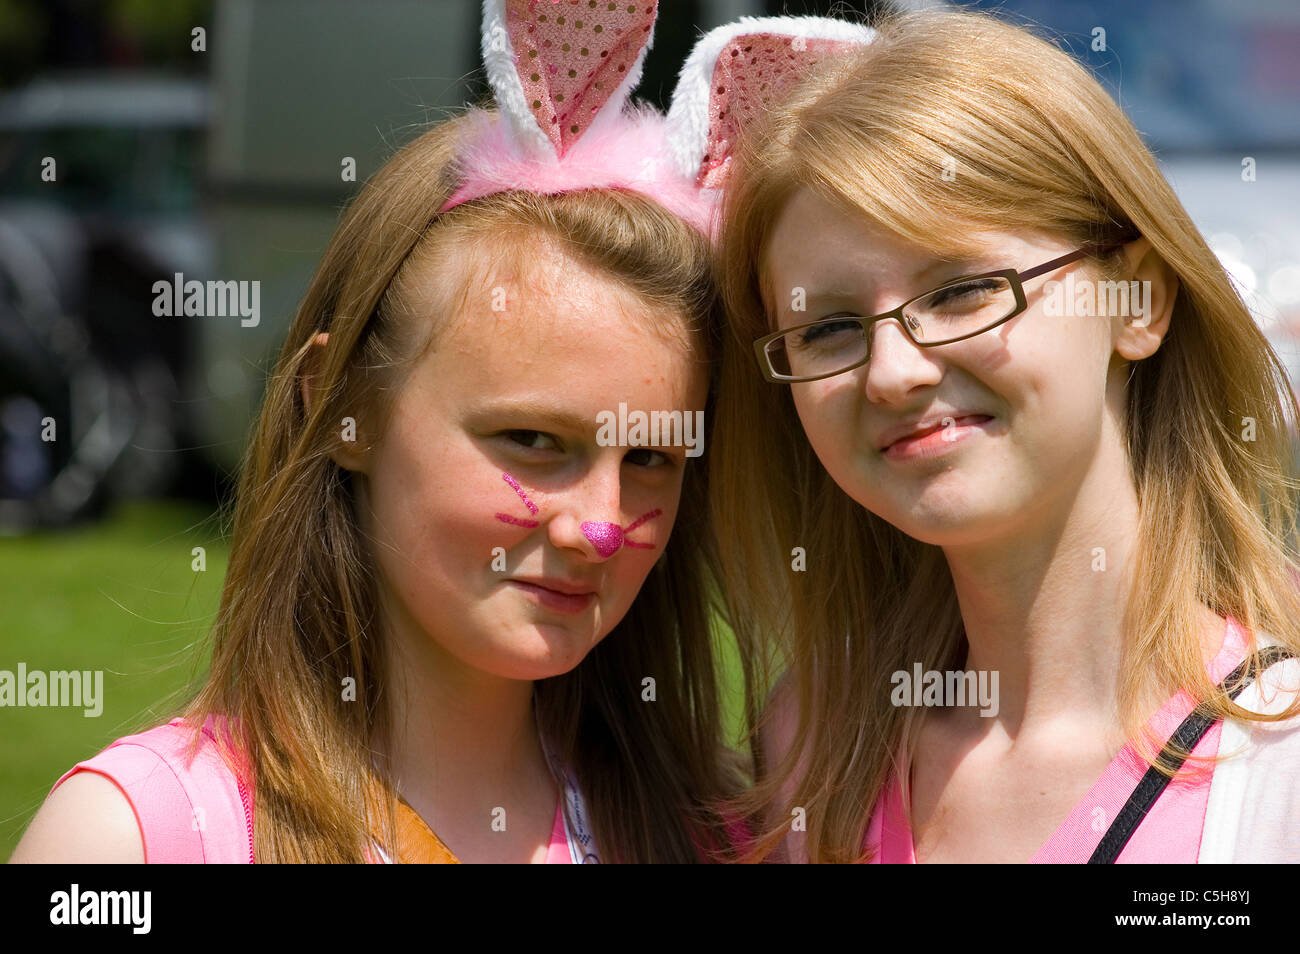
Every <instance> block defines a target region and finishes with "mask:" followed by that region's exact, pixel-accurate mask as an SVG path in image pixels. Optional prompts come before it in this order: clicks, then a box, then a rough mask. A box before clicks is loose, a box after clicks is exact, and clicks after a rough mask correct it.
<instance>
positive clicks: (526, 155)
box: [442, 0, 875, 235]
mask: <svg viewBox="0 0 1300 954" xmlns="http://www.w3.org/2000/svg"><path fill="white" fill-rule="evenodd" d="M658 6H659V5H658V0H619V2H610V0H484V3H483V37H482V50H483V63H484V66H485V68H486V72H487V77H488V82H489V84H490V85H491V86H492V90H493V92H494V94H495V97H496V102H497V106H498V109H499V113H498V114H497V115H495V116H494V115H493V114H491V113H488V112H486V111H484V110H471V111H470V119H469V122H470V123H471V131H470V133H469V136H468V145H467V146H466V148H465V149H464V150H463V151H462V153H461V155H460V157H459V162H460V167H461V184H460V186H459V188H458V189H457V190H456V192H455V193H454V194H453V195H452V197H451V198H450V199H449V200H448V201H447V203H446V205H444V206H443V208H442V211H444V212H446V211H447V210H449V209H452V208H455V207H456V206H458V205H460V204H461V203H463V202H468V201H470V200H472V199H478V198H482V197H483V196H486V195H492V194H493V193H497V192H505V191H510V190H515V189H524V190H528V191H530V192H537V193H540V194H543V195H554V194H558V193H562V192H571V191H576V190H579V189H630V190H632V191H634V192H639V193H641V194H643V195H646V196H648V197H650V198H652V199H654V200H655V201H657V202H658V203H659V204H660V205H662V206H663V207H664V208H666V209H668V211H670V212H672V213H673V214H675V215H677V216H678V217H679V218H682V219H684V220H685V221H687V222H689V223H690V224H692V225H693V226H695V228H697V229H698V230H699V231H701V232H703V233H704V234H705V235H711V234H712V232H713V228H714V222H713V217H714V210H715V208H716V206H717V201H718V198H719V196H720V194H721V189H722V186H723V184H724V183H725V180H726V176H727V173H728V172H729V160H730V158H731V155H732V153H733V151H734V148H735V145H736V144H737V142H738V141H739V137H740V136H741V134H742V133H743V131H744V129H745V127H746V126H747V125H748V124H749V123H750V122H752V121H753V119H755V118H756V117H757V115H758V114H759V113H760V112H761V111H762V110H763V109H765V108H767V107H768V106H770V105H774V103H775V98H774V97H779V95H780V94H781V92H782V90H783V89H784V88H787V87H788V86H789V85H791V84H792V82H793V81H794V80H796V79H797V78H798V77H799V76H800V75H802V74H803V73H804V72H805V71H806V70H807V69H808V68H809V67H810V66H811V65H812V64H813V63H814V62H816V61H817V60H818V59H820V58H822V57H824V56H828V55H832V54H834V53H837V52H840V51H843V50H845V49H846V48H848V47H850V46H852V45H856V44H863V43H869V42H871V40H872V39H873V38H874V37H875V31H873V30H871V29H870V28H868V27H864V26H858V25H856V24H851V23H847V22H844V21H842V20H833V19H829V18H825V17H741V18H740V20H738V21H737V22H735V23H731V24H728V25H726V26H722V27H718V28H717V29H715V30H712V31H710V32H709V33H707V34H705V35H704V36H703V37H701V38H700V40H699V41H698V42H697V43H696V45H695V49H694V50H693V51H692V52H691V54H690V56H689V57H688V58H687V61H686V65H685V66H684V67H683V68H682V71H681V74H680V76H679V78H678V82H677V86H676V88H675V89H674V91H673V97H672V104H671V106H670V108H669V111H668V115H667V117H665V116H663V115H662V114H661V113H660V112H659V111H658V110H656V109H654V107H652V106H648V105H641V106H638V105H634V104H629V98H630V96H631V93H632V90H633V89H634V88H635V87H636V85H637V83H638V82H640V79H641V71H642V67H643V65H644V62H645V54H646V51H647V50H649V49H650V47H651V44H652V42H653V40H654V23H655V18H656V16H657V15H658Z"/></svg>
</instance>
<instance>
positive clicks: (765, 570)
mask: <svg viewBox="0 0 1300 954" xmlns="http://www.w3.org/2000/svg"><path fill="white" fill-rule="evenodd" d="M877 26H878V29H879V31H880V35H879V37H878V38H877V39H876V40H875V42H873V43H872V44H871V45H870V46H869V47H867V48H865V49H863V50H862V51H860V52H857V53H855V54H853V55H847V56H844V57H840V58H837V59H836V60H834V61H832V62H827V63H825V64H823V66H822V67H820V68H819V69H818V70H817V72H815V73H814V74H813V75H811V76H809V77H808V78H807V81H806V83H804V84H803V85H801V86H800V87H799V89H798V90H797V91H796V92H795V93H794V94H793V95H792V96H791V98H789V99H788V100H787V101H786V102H785V103H783V104H782V105H781V107H780V108H778V109H776V110H774V111H773V113H772V114H771V115H770V116H769V117H768V118H767V120H766V121H765V123H764V124H763V126H762V128H761V130H759V131H758V132H757V133H756V134H755V135H754V136H753V137H752V138H751V139H749V140H748V142H747V143H746V144H745V145H744V146H743V148H742V149H741V152H740V154H739V155H738V156H737V157H736V159H735V160H733V161H734V162H735V168H734V170H733V174H732V178H731V180H730V181H731V185H730V186H729V190H728V196H727V199H726V204H725V209H724V224H723V230H722V249H721V253H720V255H719V259H718V268H719V272H718V273H719V281H720V283H721V287H722V295H723V300H724V304H725V306H726V310H727V313H728V321H729V334H727V335H726V337H725V343H724V349H723V360H722V369H721V386H720V391H719V404H718V410H717V421H716V428H717V430H716V437H715V443H714V445H713V446H714V451H713V454H714V458H713V461H712V478H711V479H712V485H713V491H712V515H713V519H714V521H715V523H716V526H717V527H718V537H719V541H718V545H719V548H720V550H719V552H720V557H721V560H722V563H721V566H722V571H723V582H724V588H725V591H726V595H727V598H728V612H729V615H730V619H731V622H732V625H733V627H734V629H735V631H736V633H737V636H738V638H739V639H740V642H741V648H742V653H743V658H744V669H745V677H746V684H747V700H746V712H747V719H748V725H749V728H750V731H751V733H754V732H757V730H758V728H759V726H760V725H761V723H762V714H761V710H762V707H763V702H764V697H765V695H766V693H767V692H768V690H769V689H770V687H771V686H772V684H773V681H774V677H775V676H776V675H777V673H778V672H779V671H780V670H781V669H783V668H788V670H789V683H788V685H789V687H790V691H791V692H792V694H793V697H794V698H797V701H798V712H799V719H798V725H797V728H796V731H795V733H794V742H793V744H792V745H791V746H790V750H789V752H788V754H787V757H786V758H785V759H784V761H783V763H782V764H780V765H775V766H772V765H759V766H758V772H759V779H758V783H757V785H756V786H755V787H754V789H753V790H752V791H751V792H750V793H748V794H747V795H746V797H745V798H744V799H742V801H741V802H740V805H741V808H742V810H743V811H744V812H745V813H746V814H749V815H751V816H755V815H757V816H761V817H764V818H766V819H768V827H767V828H766V829H765V830H763V831H762V832H760V837H759V838H758V839H757V841H756V844H755V850H754V853H753V856H752V857H761V856H763V855H765V854H767V853H768V852H770V851H771V850H772V849H773V848H774V847H775V846H776V844H777V843H778V842H779V840H780V839H781V838H782V837H783V836H784V835H785V834H787V833H788V832H789V830H790V825H789V819H790V817H791V814H790V813H791V810H792V808H794V807H795V806H799V807H802V808H803V809H804V811H805V816H806V819H807V836H806V840H807V846H808V851H809V855H810V858H811V860H813V861H847V860H854V859H860V858H862V857H865V855H864V853H863V848H862V846H863V837H864V833H865V827H866V823H867V821H868V818H869V815H870V812H871V808H872V806H873V805H874V804H875V802H876V799H877V797H878V795H879V794H880V792H881V790H882V788H883V785H884V783H885V781H886V779H887V777H888V775H889V772H890V770H891V768H893V767H894V765H895V760H897V761H898V764H899V765H903V764H906V760H907V757H908V754H909V752H910V748H911V746H912V745H913V743H914V739H915V738H916V732H917V729H918V728H919V724H920V723H919V720H920V719H921V718H922V715H923V713H922V712H921V711H920V710H918V709H915V708H895V707H894V706H893V705H892V704H891V702H890V682H889V679H890V674H891V673H893V672H895V671H896V670H908V669H910V668H911V666H912V665H913V663H914V662H918V661H919V662H920V663H921V664H922V665H923V667H925V668H926V669H936V670H945V669H946V670H952V669H960V668H962V660H963V655H964V648H965V647H964V643H965V638H964V631H963V628H962V620H961V615H960V612H959V609H958V606H957V600H956V595H955V591H954V587H953V582H952V577H951V575H950V573H949V570H948V566H947V563H946V561H945V559H944V555H943V552H942V551H941V550H940V549H939V548H938V547H936V546H932V545H928V544H925V543H921V542H919V541H917V540H915V539H912V538H910V537H908V536H906V535H905V534H904V533H902V532H901V531H900V530H898V529H897V528H895V527H894V526H892V525H890V524H889V523H887V522H885V521H884V520H882V519H880V518H879V517H877V516H875V515H874V514H872V513H870V512H868V511H867V510H865V509H864V508H863V507H861V506H860V505H858V504H857V503H856V502H854V501H853V500H852V499H850V498H849V497H848V496H847V495H846V494H845V493H844V492H843V491H842V490H840V488H839V487H837V486H836V484H835V483H834V481H832V480H831V478H830V477H829V476H828V474H827V473H826V471H825V470H824V469H823V468H822V466H821V464H820V463H819V462H818V460H817V457H816V455H815V454H814V453H813V450H812V448H811V446H810V445H809V442H808V440H807V439H806V437H805V436H804V433H803V431H802V428H801V427H800V423H799V419H798V417H797V416H796V414H795V411H794V405H793V402H792V399H791V394H790V388H789V387H788V386H779V385H774V384H770V383H768V382H766V381H765V380H763V378H762V377H761V375H760V374H759V372H758V369H757V367H756V366H755V364H754V357H753V351H752V342H753V341H754V340H755V339H756V338H758V337H761V336H762V335H763V334H765V333H767V332H769V331H770V330H772V325H771V324H770V321H769V317H768V315H767V314H766V313H765V311H764V304H763V292H764V284H763V282H764V280H765V279H764V275H763V268H762V263H763V256H764V253H765V243H766V240H767V238H768V236H769V235H770V234H771V231H772V228H773V225H774V223H775V221H776V218H777V216H778V215H779V214H780V212H781V210H782V208H783V207H784V205H785V203H786V202H787V200H788V199H789V198H790V197H791V196H792V195H793V193H794V192H795V191H797V190H798V189H800V188H807V189H810V190H814V191H815V192H816V193H817V194H819V195H821V196H822V197H824V198H826V199H828V200H829V201H832V202H836V203H839V204H840V205H841V206H843V207H845V208H848V209H850V210H852V211H853V212H855V213H860V214H861V215H863V216H865V217H867V219H869V220H871V221H872V222H874V223H875V224H876V225H878V226H880V227H883V228H885V229H887V230H889V231H890V232H892V233H894V234H895V235H897V236H899V237H901V239H902V240H905V241H908V242H911V243H914V244H916V245H918V246H920V247H923V248H926V249H929V250H931V251H933V252H934V253H935V254H938V255H943V256H953V257H957V256H960V255H962V254H963V253H965V252H968V251H969V250H970V244H971V243H970V242H969V240H968V239H966V238H965V237H966V236H968V235H971V234H973V232H975V231H977V230H980V229H984V230H988V229H997V230H1004V231H1016V230H1024V231H1041V232H1046V233H1049V234H1053V235H1056V236H1060V237H1061V238H1062V239H1063V240H1069V241H1073V242H1077V243H1078V244H1080V245H1082V244H1084V243H1088V242H1108V241H1116V240H1119V239H1121V238H1123V237H1124V236H1126V235H1127V234H1131V233H1132V232H1137V233H1140V234H1141V235H1143V236H1145V237H1146V238H1147V239H1149V240H1150V243H1151V246H1152V248H1153V249H1154V250H1155V251H1156V252H1157V253H1158V254H1159V255H1160V256H1161V257H1162V258H1163V259H1164V260H1165V261H1166V262H1167V263H1168V264H1169V265H1170V267H1171V268H1172V269H1173V271H1174V272H1175V273H1176V275H1177V277H1178V279H1179V282H1180V291H1179V293H1178V298H1177V302H1176V305H1175V308H1174V312H1173V317H1172V322H1171V330H1170V332H1169V334H1168V335H1167V336H1166V338H1165V340H1164V342H1163V344H1162V345H1161V347H1160V348H1159V350H1158V351H1157V352H1156V353H1155V354H1154V355H1152V356H1151V357H1149V358H1147V359H1145V360H1143V361H1140V362H1137V363H1136V364H1135V365H1134V366H1133V367H1132V368H1131V372H1132V374H1131V378H1130V380H1129V384H1128V392H1127V408H1126V413H1125V427H1126V437H1127V444H1128V458H1129V462H1130V471H1131V477H1132V480H1133V482H1134V485H1135V487H1136V490H1137V493H1138V498H1139V501H1140V504H1141V509H1140V525H1139V529H1138V534H1139V537H1138V550H1137V560H1136V563H1135V569H1134V575H1133V587H1132V593H1131V598H1130V599H1129V602H1128V605H1127V607H1126V619H1125V633H1126V639H1125V658H1124V661H1123V677H1122V683H1121V688H1120V699H1119V704H1120V707H1121V711H1122V712H1123V716H1124V723H1125V727H1126V729H1127V730H1128V732H1129V734H1130V735H1131V736H1132V735H1135V734H1138V733H1139V732H1140V728H1141V722H1142V718H1141V715H1140V710H1139V701H1140V700H1141V699H1143V698H1147V697H1148V696H1149V695H1151V694H1154V693H1155V692H1157V691H1159V692H1167V691H1170V690H1172V689H1174V688H1177V687H1180V686H1181V687H1186V688H1188V689H1189V691H1191V692H1192V693H1193V694H1194V695H1195V696H1196V697H1197V698H1198V699H1202V700H1209V701H1210V705H1211V706H1212V708H1213V711H1214V712H1215V713H1216V714H1217V715H1220V716H1225V717H1226V716H1236V717H1242V718H1260V717H1258V716H1254V715H1253V714H1251V713H1248V712H1246V711H1245V710H1243V709H1241V708H1240V707H1238V706H1236V705H1235V704H1234V703H1232V702H1230V701H1229V700H1227V699H1226V697H1224V696H1223V695H1221V694H1219V693H1217V692H1216V691H1215V688H1214V687H1213V686H1212V685H1211V684H1210V682H1209V680H1208V677H1207V674H1206V672H1205V667H1204V662H1203V657H1202V650H1201V645H1200V642H1199V639H1198V636H1197V634H1198V633H1199V632H1200V630H1199V628H1198V624H1197V618H1196V616H1195V612H1196V605H1197V603H1198V601H1200V602H1203V603H1204V604H1206V605H1207V606H1209V607H1210V608H1211V609H1213V610H1214V611H1215V612H1217V613H1219V614H1220V615H1227V614H1231V615H1232V616H1233V617H1235V618H1236V619H1237V620H1239V621H1240V622H1241V624H1242V625H1243V626H1244V627H1245V628H1246V629H1247V630H1248V631H1249V632H1251V633H1252V634H1262V633H1266V634H1269V635H1270V636H1271V637H1272V638H1274V639H1275V640H1277V641H1278V642H1280V643H1281V644H1283V645H1284V646H1286V647H1289V648H1290V649H1292V650H1293V651H1296V650H1300V593H1298V592H1297V576H1296V574H1297V569H1298V568H1297V554H1296V549H1295V530H1296V503H1295V501H1296V498H1295V496H1294V494H1295V489H1296V486H1297V484H1296V475H1295V473H1294V469H1293V468H1294V459H1293V457H1292V440H1293V435H1294V433H1295V428H1296V422H1297V419H1300V407H1298V406H1297V403H1296V398H1295V395H1294V393H1293V391H1292V390H1291V387H1290V385H1289V383H1288V380H1287V376H1286V372H1285V369H1284V367H1283V366H1282V364H1281V362H1280V361H1279V360H1278V358H1277V356H1276V355H1275V354H1274V353H1273V352H1272V351H1271V350H1270V348H1269V346H1268V344H1267V342H1266V340H1265V338H1264V336H1263V334H1262V333H1261V332H1260V330H1259V328H1258V327H1257V326H1256V324H1255V322H1254V321H1253V320H1252V318H1251V315H1250V314H1249V312H1248V310H1247V309H1246V307H1245V306H1244V304H1243V303H1242V301H1241V299H1240V297H1239V296H1238V295H1237V293H1236V292H1235V290H1234V288H1233V286H1232V284H1231V283H1230V281H1229V278H1228V276H1227V274H1226V273H1225V271H1224V269H1223V268H1222V266H1221V265H1220V263H1219V262H1218V260H1217V259H1216V258H1215V256H1214V254H1213V253H1212V252H1211V251H1210V249H1209V248H1208V247H1207V245H1206V243H1205V241H1204V240H1203V239H1202V238H1201V236H1200V235H1199V234H1198V232H1197V230H1196V228H1195V227H1194V225H1193V224H1192V221H1191V219H1190V218H1189V217H1188V215H1187V213H1186V212H1185V211H1184V209H1183V207H1182V206H1181V204H1180V203H1179V201H1178V199H1177V198H1176V196H1175V195H1174V192H1173V190H1172V189H1171V188H1170V187H1169V185H1168V183H1167V182H1166V181H1165V179H1164V177H1163V176H1162V175H1161V173H1160V171H1159V168H1158V167H1157V165H1156V163H1155V160H1154V159H1153V157H1152V155H1151V153H1150V151H1149V150H1148V149H1147V148H1146V146H1145V145H1144V144H1143V142H1142V140H1141V138H1140V136H1139V134H1138V132H1137V131H1136V130H1135V129H1134V127H1133V125H1132V123H1131V122H1130V121H1129V120H1128V118H1127V117H1126V116H1125V115H1124V113H1123V112H1122V111H1121V110H1120V108H1119V107H1118V106H1117V105H1116V104H1115V103H1114V101H1112V100H1111V98H1110V97H1109V96H1108V95H1107V94H1106V92H1105V91H1104V90H1103V89H1102V88H1101V87H1100V85H1099V84H1098V83H1097V82H1096V81H1095V79H1094V78H1093V77H1092V76H1091V75H1090V74H1089V72H1088V71H1087V70H1086V69H1084V68H1083V67H1082V66H1081V65H1080V64H1078V63H1076V62H1075V61H1074V60H1073V59H1072V58H1071V57H1070V56H1068V55H1067V54H1065V53H1064V52H1062V51H1061V50H1060V49H1058V48H1056V47H1055V46H1053V45H1052V44H1051V43H1049V42H1047V41H1045V40H1043V39H1040V38H1038V37H1036V36H1034V35H1033V34H1031V33H1030V32H1028V31H1027V30H1024V29H1022V28H1019V27H1016V26H1012V25H1009V24H1006V23H1003V22H1000V21H999V20H997V19H996V18H994V17H993V16H989V15H985V14H979V13H973V12H966V11H960V12H941V13H920V14H909V15H905V16H902V17H898V18H895V19H892V20H889V21H886V22H884V23H881V24H878V25H877ZM945 169H950V170H953V171H954V172H955V175H944V174H943V173H944V171H945ZM830 254H833V251H831V252H830ZM1093 264H1094V266H1095V267H1096V268H1098V269H1099V270H1101V271H1103V272H1104V271H1107V270H1109V268H1110V267H1111V266H1112V265H1113V261H1108V260H1101V259H1097V260H1095V261H1094V263H1093ZM1243 418H1254V421H1255V439H1254V441H1253V442H1250V441H1246V440H1242V439H1239V437H1240V435H1239V431H1240V430H1241V428H1242V427H1243V425H1244V424H1245V422H1244V421H1243V420H1242V419H1243ZM795 547H802V548H803V549H804V551H805V554H806V557H805V558H806V560H807V566H806V570H804V571H803V572H798V571H797V570H792V562H791V553H792V550H793V548H795ZM1150 581H1159V582H1158V585H1152V583H1151V582H1150ZM1252 640H1253V636H1252ZM1256 650H1257V644H1253V645H1252V647H1251V651H1252V653H1253V652H1255V651H1256ZM1292 714H1294V709H1293V710H1289V711H1288V713H1285V714H1283V715H1279V716H1276V717H1274V718H1284V717H1286V716H1289V715H1292ZM1159 741H1160V742H1163V740H1159ZM1156 747H1157V748H1158V747H1159V742H1157V743H1156ZM1148 754H1149V753H1148ZM797 760H802V762H803V764H802V765H797V764H796V762H797ZM1159 765H1160V767H1161V768H1162V770H1164V771H1166V772H1168V768H1167V767H1166V766H1165V765H1164V763H1163V761H1162V760H1161V761H1159ZM787 786H790V787H791V790H792V791H794V798H793V801H792V802H791V801H789V798H788V795H783V794H782V792H783V790H784V789H785V788H786V787H787Z"/></svg>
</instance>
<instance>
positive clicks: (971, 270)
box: [787, 256, 1010, 307]
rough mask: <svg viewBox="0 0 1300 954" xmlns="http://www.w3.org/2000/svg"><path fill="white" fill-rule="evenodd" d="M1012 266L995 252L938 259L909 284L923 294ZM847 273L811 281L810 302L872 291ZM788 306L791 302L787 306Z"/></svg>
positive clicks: (809, 284)
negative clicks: (851, 280)
mask: <svg viewBox="0 0 1300 954" xmlns="http://www.w3.org/2000/svg"><path fill="white" fill-rule="evenodd" d="M1008 267H1010V266H1009V265H1008V264H1007V263H1006V261H1005V260H1004V259H1003V258H995V257H992V256H981V257H978V258H964V259H959V260H954V259H935V260H933V261H932V262H930V264H928V265H925V266H924V267H922V268H920V269H918V270H917V271H916V272H914V273H913V274H912V277H911V278H909V279H908V281H907V284H908V286H909V287H913V286H914V287H915V290H914V291H913V292H911V294H913V295H917V294H924V293H925V292H926V291H928V290H929V289H931V288H934V287H936V286H938V285H942V284H944V283H946V282H949V281H955V280H957V279H961V278H966V277H968V276H971V275H982V274H984V273H985V272H993V271H998V270H999V269H1003V268H1008ZM843 278H844V276H841V275H837V276H835V277H834V278H832V279H830V280H828V281H827V282H826V284H825V285H821V286H819V285H817V284H815V283H813V282H809V283H808V286H807V288H808V296H807V300H808V301H809V302H814V301H840V300H843V299H847V298H857V297H858V295H859V294H861V293H862V292H863V291H870V288H868V287H867V286H865V285H864V286H863V288H860V289H855V288H854V287H853V286H852V285H851V284H846V283H845V282H844V281H843V280H842V279H843ZM787 307H788V306H787Z"/></svg>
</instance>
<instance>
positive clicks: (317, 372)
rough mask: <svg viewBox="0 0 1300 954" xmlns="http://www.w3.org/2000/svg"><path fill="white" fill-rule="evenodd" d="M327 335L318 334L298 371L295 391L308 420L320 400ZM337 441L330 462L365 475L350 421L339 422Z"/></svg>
mask: <svg viewBox="0 0 1300 954" xmlns="http://www.w3.org/2000/svg"><path fill="white" fill-rule="evenodd" d="M329 340H330V336H329V333H328V332H324V331H321V332H317V334H316V336H315V337H314V338H312V340H311V345H310V346H309V347H308V348H307V351H306V352H305V353H304V354H303V356H302V363H301V365H300V366H299V369H298V387H299V390H300V392H301V394H302V406H303V408H304V409H305V410H306V412H307V416H308V417H311V411H312V407H313V406H314V402H315V401H316V400H317V398H318V397H319V396H320V376H321V366H322V365H323V364H324V363H325V346H326V345H328V344H329ZM337 434H338V439H337V440H335V441H333V442H332V447H331V449H330V459H331V460H333V461H334V463H336V464H338V465H339V466H340V467H342V468H343V469H344V470H351V471H359V472H364V471H365V469H366V456H365V454H364V453H363V452H362V450H361V445H360V444H359V442H358V440H357V424H356V421H355V420H354V419H352V418H350V417H345V418H344V419H343V420H342V421H339V422H338V428H337Z"/></svg>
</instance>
